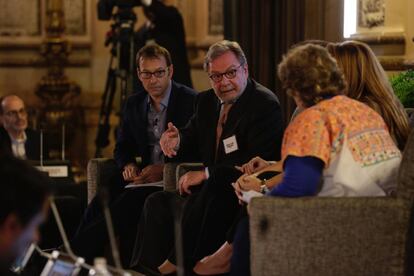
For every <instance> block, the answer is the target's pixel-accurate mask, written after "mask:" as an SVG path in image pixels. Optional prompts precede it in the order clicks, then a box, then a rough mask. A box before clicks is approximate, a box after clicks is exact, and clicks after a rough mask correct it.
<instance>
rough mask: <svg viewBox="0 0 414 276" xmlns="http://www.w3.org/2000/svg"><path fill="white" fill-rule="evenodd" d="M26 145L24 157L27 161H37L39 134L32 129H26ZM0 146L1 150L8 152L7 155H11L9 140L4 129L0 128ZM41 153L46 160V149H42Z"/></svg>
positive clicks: (38, 156) (38, 157) (38, 155)
mask: <svg viewBox="0 0 414 276" xmlns="http://www.w3.org/2000/svg"><path fill="white" fill-rule="evenodd" d="M25 132H26V137H27V140H26V144H25V150H26V157H27V159H28V160H39V159H40V132H38V131H36V130H33V129H30V128H28V129H26V130H25ZM0 146H1V150H6V151H9V153H11V154H13V153H12V149H11V139H10V136H9V134H8V133H7V131H6V130H5V129H4V127H0ZM44 149H45V150H44V152H43V158H44V159H47V158H48V156H49V155H48V151H47V149H46V147H45V148H44Z"/></svg>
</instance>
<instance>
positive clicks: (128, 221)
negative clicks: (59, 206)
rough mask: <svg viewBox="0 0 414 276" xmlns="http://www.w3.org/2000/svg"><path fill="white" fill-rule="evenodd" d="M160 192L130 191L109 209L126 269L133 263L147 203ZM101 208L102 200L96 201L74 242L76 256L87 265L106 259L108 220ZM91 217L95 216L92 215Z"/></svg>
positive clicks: (147, 190)
mask: <svg viewBox="0 0 414 276" xmlns="http://www.w3.org/2000/svg"><path fill="white" fill-rule="evenodd" d="M160 190H162V188H160V187H145V188H144V187H143V188H135V189H127V190H125V191H124V192H123V193H122V194H121V195H120V196H118V197H117V198H116V199H115V200H114V201H113V202H112V203H111V204H110V206H109V210H110V213H111V216H112V222H113V227H114V232H115V235H116V237H117V238H118V240H119V247H120V255H121V261H122V264H123V266H126V265H128V264H129V263H130V259H131V253H132V250H133V244H134V243H133V241H134V240H135V236H136V232H137V224H138V221H139V218H140V216H141V212H142V208H143V205H144V202H145V199H146V198H147V197H148V196H149V195H150V194H152V193H154V192H158V191H160ZM99 205H100V202H99V200H98V199H97V198H95V199H94V201H93V202H92V204H91V205H90V206H89V207H88V208H93V209H95V210H94V211H93V212H87V213H88V214H89V216H88V218H87V219H86V220H84V221H83V222H82V225H81V226H80V228H79V229H78V232H77V234H76V235H75V237H74V238H73V239H72V240H71V246H72V249H73V251H74V252H75V254H77V255H80V256H82V257H84V258H85V260H86V262H88V263H91V262H92V261H93V259H94V258H95V257H97V256H103V255H104V254H105V251H104V250H105V248H106V247H107V246H108V245H109V238H108V232H107V226H106V222H105V217H104V215H103V213H102V211H101V210H102V209H101V208H100V207H99ZM98 210H99V211H98ZM92 213H93V215H91V214H92Z"/></svg>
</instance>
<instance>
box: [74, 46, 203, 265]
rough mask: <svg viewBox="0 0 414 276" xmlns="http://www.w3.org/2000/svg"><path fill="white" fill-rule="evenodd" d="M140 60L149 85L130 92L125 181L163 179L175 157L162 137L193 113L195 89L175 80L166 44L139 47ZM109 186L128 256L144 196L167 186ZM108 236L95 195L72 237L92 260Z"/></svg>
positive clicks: (120, 154)
mask: <svg viewBox="0 0 414 276" xmlns="http://www.w3.org/2000/svg"><path fill="white" fill-rule="evenodd" d="M136 62H137V75H138V77H139V79H140V80H141V82H142V84H143V87H144V89H143V90H141V91H138V92H137V93H135V94H133V95H132V96H131V97H129V98H128V100H127V102H126V104H125V111H124V114H123V122H122V125H121V129H120V131H119V135H118V139H117V142H116V146H115V151H114V158H115V161H116V163H117V164H118V166H119V168H120V169H121V171H122V178H123V181H124V184H125V182H132V183H134V184H137V185H139V184H142V183H152V182H157V181H162V179H163V168H164V163H165V162H168V161H170V159H168V158H165V157H164V155H163V153H162V151H161V148H160V145H159V139H160V137H161V134H162V133H163V132H164V130H165V129H166V126H167V123H168V122H172V123H173V124H175V125H177V126H184V125H185V124H186V123H187V121H188V120H189V119H190V117H191V115H192V114H193V106H194V101H195V97H196V92H195V91H194V90H193V89H191V88H188V87H187V86H184V85H181V84H179V83H176V82H175V81H172V76H173V72H174V68H173V64H172V62H171V57H170V53H169V52H168V51H167V50H166V49H165V48H163V47H161V46H159V45H156V44H152V45H147V46H145V47H143V48H142V49H141V50H140V51H139V52H138V54H137V57H136ZM137 156H139V157H141V164H140V165H138V164H137V162H136V157H137ZM108 188H109V189H110V190H111V195H112V197H113V198H114V197H115V198H116V199H115V200H114V201H113V202H112V203H111V206H110V210H111V213H112V217H113V220H114V227H115V234H116V235H117V236H118V237H120V247H121V257H122V258H123V259H124V261H126V260H128V259H129V257H128V254H127V252H130V251H131V249H129V247H130V246H132V242H131V239H133V238H134V237H135V232H136V228H137V223H138V219H139V216H140V214H141V209H142V205H143V203H144V201H145V198H146V197H147V196H148V195H149V194H151V193H153V192H156V191H160V190H162V187H157V186H149V187H139V188H133V189H128V190H124V188H123V185H121V184H120V183H119V181H114V183H113V185H112V187H108ZM120 193H122V194H121V195H120V196H119V197H117V196H116V195H117V194H118V195H119V194H120ZM107 237H108V235H107V232H106V226H105V219H104V217H103V216H102V212H101V208H100V204H99V200H97V199H96V198H95V199H94V200H93V201H92V203H91V204H90V205H89V207H88V209H87V211H86V215H85V219H84V221H83V222H82V224H81V226H80V227H79V230H78V234H77V235H76V236H75V237H74V239H73V240H72V246H73V249H74V251H75V252H76V253H77V254H79V255H81V256H82V257H85V258H86V260H87V261H92V259H93V258H94V257H96V256H97V255H98V256H99V255H100V256H102V254H103V251H104V246H105V245H106V244H107Z"/></svg>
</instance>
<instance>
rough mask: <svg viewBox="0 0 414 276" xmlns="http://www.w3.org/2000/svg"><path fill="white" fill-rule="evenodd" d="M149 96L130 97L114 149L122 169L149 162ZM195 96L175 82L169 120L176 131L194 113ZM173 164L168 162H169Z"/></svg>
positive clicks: (140, 94) (189, 89) (170, 101)
mask: <svg viewBox="0 0 414 276" xmlns="http://www.w3.org/2000/svg"><path fill="white" fill-rule="evenodd" d="M147 95H148V94H147V92H146V91H144V90H143V91H140V92H138V93H135V94H133V95H131V96H130V97H129V98H128V100H127V102H126V104H125V110H124V114H123V121H122V126H121V129H120V131H119V134H118V139H117V142H116V145H115V150H114V158H115V161H116V162H117V164H118V166H119V168H121V169H122V168H123V167H124V166H125V165H126V164H128V163H131V162H135V157H137V156H140V157H141V158H142V166H147V165H148V164H149V162H150V152H149V147H148V137H147V125H148V112H147V111H148V102H147ZM195 98H196V92H195V91H194V90H193V89H191V88H189V87H187V86H184V85H181V84H178V83H176V82H174V81H172V86H171V94H170V99H169V102H168V107H167V120H166V124H168V122H172V123H173V124H174V125H175V126H177V127H183V126H185V125H186V123H187V122H188V120H189V119H190V118H191V116H192V114H193V111H194V102H195ZM168 161H170V160H169V159H168V158H167V159H166V162H168Z"/></svg>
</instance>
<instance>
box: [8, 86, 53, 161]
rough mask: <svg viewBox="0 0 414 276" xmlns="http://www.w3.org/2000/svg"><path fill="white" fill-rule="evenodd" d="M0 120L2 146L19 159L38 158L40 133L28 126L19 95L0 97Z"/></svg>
mask: <svg viewBox="0 0 414 276" xmlns="http://www.w3.org/2000/svg"><path fill="white" fill-rule="evenodd" d="M0 121H1V123H2V126H1V127H0V144H1V145H2V148H4V149H5V150H10V151H11V152H12V153H13V155H14V156H15V157H18V158H21V159H29V160H39V159H40V154H41V152H40V133H39V132H37V131H35V130H33V129H30V128H28V121H27V110H26V107H25V104H24V102H23V100H22V99H21V98H20V97H18V96H17V95H14V94H10V95H6V96H4V97H1V98H0ZM44 157H46V156H44Z"/></svg>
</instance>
